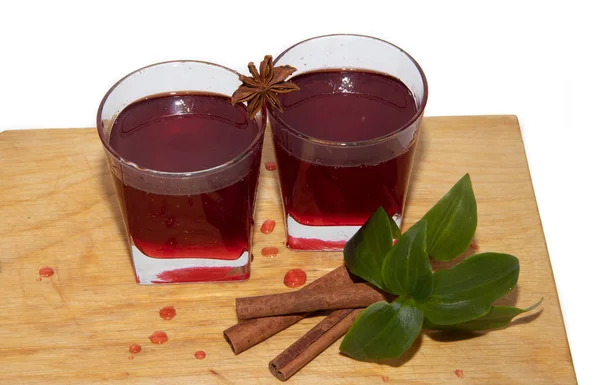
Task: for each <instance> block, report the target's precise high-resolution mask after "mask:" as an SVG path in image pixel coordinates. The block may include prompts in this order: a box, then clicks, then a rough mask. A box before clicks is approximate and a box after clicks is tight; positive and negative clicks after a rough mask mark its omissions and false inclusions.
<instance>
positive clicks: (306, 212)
mask: <svg viewBox="0 0 600 385" xmlns="http://www.w3.org/2000/svg"><path fill="white" fill-rule="evenodd" d="M274 63H275V65H276V66H279V65H291V66H293V67H296V68H297V69H298V71H297V72H296V73H295V74H294V76H293V77H292V78H291V79H290V81H292V82H293V83H295V84H296V85H297V86H299V87H300V90H299V91H294V92H291V93H288V94H283V95H280V96H279V99H280V101H281V104H282V106H283V112H279V111H277V110H275V109H272V108H269V121H270V124H271V127H272V130H273V143H274V147H275V156H276V160H277V165H278V173H279V185H280V189H281V196H282V200H283V205H284V212H285V224H286V230H287V244H288V247H289V248H290V249H293V250H341V249H343V247H344V245H345V243H346V241H347V240H348V239H349V238H350V237H352V235H354V234H355V233H356V231H357V230H358V229H359V228H360V226H361V225H363V224H364V223H365V221H366V220H367V219H368V218H369V217H370V215H371V214H372V213H373V212H374V211H375V209H376V208H377V207H378V206H382V207H383V208H384V209H385V210H386V211H387V212H388V214H390V215H391V216H392V217H393V218H394V220H395V221H396V222H397V223H398V224H400V223H401V221H402V215H403V212H404V203H405V200H406V194H407V190H408V183H409V178H410V173H411V168H412V163H413V158H414V154H415V148H416V143H417V140H418V137H419V126H420V123H421V119H422V117H423V110H424V108H425V104H426V102H427V93H428V91H427V81H426V79H425V75H424V74H423V71H422V70H421V67H420V66H419V64H417V62H416V61H415V60H414V59H413V58H412V57H411V56H410V55H408V54H407V53H406V52H404V51H403V50H402V49H400V48H398V47H396V46H395V45H393V44H390V43H388V42H386V41H383V40H380V39H377V38H373V37H368V36H360V35H328V36H321V37H316V38H312V39H309V40H306V41H303V42H301V43H298V44H296V45H294V46H292V47H290V48H288V49H287V50H286V51H284V52H283V53H282V54H281V55H279V57H278V58H277V59H276V60H275V62H274Z"/></svg>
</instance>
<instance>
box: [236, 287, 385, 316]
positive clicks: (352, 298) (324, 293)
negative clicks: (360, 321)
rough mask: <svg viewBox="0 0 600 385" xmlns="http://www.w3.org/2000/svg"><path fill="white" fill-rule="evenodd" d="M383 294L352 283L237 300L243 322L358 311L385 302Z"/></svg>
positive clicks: (237, 308)
mask: <svg viewBox="0 0 600 385" xmlns="http://www.w3.org/2000/svg"><path fill="white" fill-rule="evenodd" d="M385 299H386V298H385V295H384V293H383V292H380V291H379V290H377V289H375V288H374V287H373V286H371V285H369V284H367V283H352V284H349V285H339V286H334V287H330V288H327V289H326V290H298V291H295V292H291V293H282V294H271V295H262V296H257V297H246V298H237V299H236V312H237V316H238V318H239V319H252V318H259V317H270V316H276V315H285V314H296V313H306V312H312V311H316V310H332V309H355V308H361V307H366V306H369V305H371V304H372V303H375V302H378V301H382V300H385Z"/></svg>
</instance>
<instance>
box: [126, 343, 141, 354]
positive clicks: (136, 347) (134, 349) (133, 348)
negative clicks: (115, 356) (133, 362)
mask: <svg viewBox="0 0 600 385" xmlns="http://www.w3.org/2000/svg"><path fill="white" fill-rule="evenodd" d="M141 351H142V347H141V346H140V345H138V344H132V345H130V346H129V353H131V354H138V353H139V352H141Z"/></svg>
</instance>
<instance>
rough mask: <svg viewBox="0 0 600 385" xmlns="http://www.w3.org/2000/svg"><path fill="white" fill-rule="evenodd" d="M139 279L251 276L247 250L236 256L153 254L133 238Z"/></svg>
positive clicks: (217, 279) (196, 280)
mask: <svg viewBox="0 0 600 385" xmlns="http://www.w3.org/2000/svg"><path fill="white" fill-rule="evenodd" d="M130 245H131V257H132V259H133V265H134V268H135V274H136V281H137V283H139V284H142V285H151V284H162V283H199V282H223V281H245V280H247V279H248V278H250V254H249V253H248V251H247V250H244V252H243V253H242V254H241V255H240V257H239V258H238V259H235V260H223V259H208V258H169V259H166V258H152V257H149V256H147V255H145V254H144V253H142V251H141V250H140V249H138V248H137V247H136V246H135V244H134V243H133V240H130Z"/></svg>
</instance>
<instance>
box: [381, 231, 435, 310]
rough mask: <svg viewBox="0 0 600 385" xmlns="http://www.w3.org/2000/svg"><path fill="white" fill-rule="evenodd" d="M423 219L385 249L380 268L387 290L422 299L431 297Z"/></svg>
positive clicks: (421, 300) (420, 300)
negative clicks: (389, 248) (387, 249)
mask: <svg viewBox="0 0 600 385" xmlns="http://www.w3.org/2000/svg"><path fill="white" fill-rule="evenodd" d="M426 236H427V222H425V221H419V222H417V223H415V224H414V225H413V226H412V227H411V228H410V229H408V230H407V231H406V232H405V233H404V234H402V236H400V238H398V242H397V243H396V244H395V245H394V247H392V249H391V250H390V251H389V252H388V254H387V256H386V257H385V260H384V261H383V266H382V270H381V275H382V277H383V283H384V284H385V287H386V288H387V290H388V291H389V292H391V293H393V294H396V295H399V296H411V297H413V298H414V299H415V300H416V301H418V302H424V301H426V300H427V299H428V298H429V297H430V296H431V291H432V289H433V272H432V270H431V262H430V261H429V256H428V255H427V251H425V247H426V246H427V242H426Z"/></svg>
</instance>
